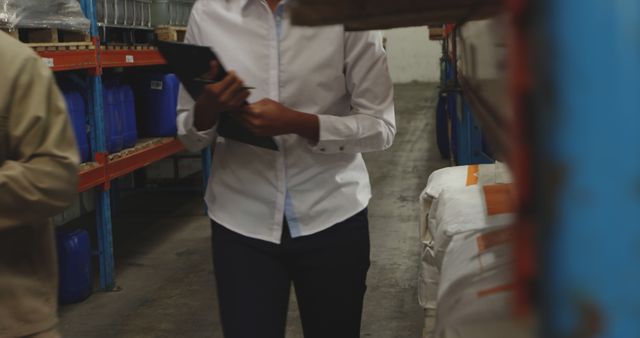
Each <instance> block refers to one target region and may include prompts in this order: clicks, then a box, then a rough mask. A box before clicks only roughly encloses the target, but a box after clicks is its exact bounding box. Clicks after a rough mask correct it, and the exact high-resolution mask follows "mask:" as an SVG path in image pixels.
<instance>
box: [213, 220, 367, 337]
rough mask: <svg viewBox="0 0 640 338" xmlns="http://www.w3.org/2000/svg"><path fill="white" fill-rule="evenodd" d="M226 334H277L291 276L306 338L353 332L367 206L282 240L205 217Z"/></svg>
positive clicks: (358, 313) (362, 276)
mask: <svg viewBox="0 0 640 338" xmlns="http://www.w3.org/2000/svg"><path fill="white" fill-rule="evenodd" d="M285 229H288V227H287V226H286V224H285ZM212 246H213V262H214V271H215V277H216V282H217V284H218V299H219V304H220V315H221V319H222V328H223V331H224V336H225V338H284V336H285V327H286V320H287V307H288V305H289V294H290V288H291V284H292V283H293V285H294V288H295V292H296V298H297V300H298V306H299V308H300V317H301V319H302V327H303V331H304V336H305V338H358V337H360V322H361V319H362V303H363V298H364V294H365V291H366V288H367V287H366V276H367V271H368V270H369V264H370V261H369V251H370V250H369V222H368V219H367V210H366V209H365V210H363V211H361V212H360V213H358V214H357V215H355V216H353V217H351V218H349V219H348V220H346V221H344V222H341V223H339V224H336V225H334V226H333V227H331V228H329V229H327V230H324V231H322V232H319V233H316V234H313V235H310V236H305V237H300V238H295V239H292V238H291V236H290V235H289V232H288V230H286V231H285V233H284V234H283V242H282V244H281V245H277V244H273V243H269V242H265V241H261V240H256V239H252V238H248V237H245V236H242V235H240V234H237V233H235V232H233V231H230V230H228V229H226V228H224V227H223V226H221V225H219V224H217V223H215V222H213V223H212Z"/></svg>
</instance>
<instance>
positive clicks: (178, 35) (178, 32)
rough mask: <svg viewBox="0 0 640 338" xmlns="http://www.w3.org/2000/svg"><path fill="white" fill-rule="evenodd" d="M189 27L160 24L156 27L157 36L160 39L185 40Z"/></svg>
mask: <svg viewBox="0 0 640 338" xmlns="http://www.w3.org/2000/svg"><path fill="white" fill-rule="evenodd" d="M186 33H187V27H176V26H158V27H156V37H157V39H158V40H160V41H179V42H182V41H184V36H185V34H186Z"/></svg>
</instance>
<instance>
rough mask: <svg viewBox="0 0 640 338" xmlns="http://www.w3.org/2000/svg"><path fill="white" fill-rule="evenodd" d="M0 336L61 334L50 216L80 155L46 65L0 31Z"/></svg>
mask: <svg viewBox="0 0 640 338" xmlns="http://www.w3.org/2000/svg"><path fill="white" fill-rule="evenodd" d="M0 75H1V76H2V79H0V338H15V337H38V338H41V337H46V338H49V337H59V336H60V335H59V334H58V332H57V330H56V329H55V326H56V322H57V315H56V308H57V305H58V304H57V293H58V274H57V262H56V259H57V258H56V250H55V241H54V234H53V230H54V229H53V224H52V223H51V221H50V217H52V216H54V215H55V214H57V213H60V212H61V211H63V210H64V209H65V208H66V207H68V206H69V204H70V203H71V202H72V200H73V199H74V197H75V195H76V190H77V172H78V162H79V155H78V151H77V148H76V144H75V139H74V137H73V131H72V129H71V126H70V123H69V118H68V116H67V111H66V107H65V102H64V99H63V98H62V96H61V94H60V92H59V90H58V88H57V86H56V83H55V80H54V77H53V75H52V74H51V71H50V70H49V69H48V68H47V67H46V66H45V65H44V63H43V62H42V60H41V59H40V58H39V57H38V56H37V55H36V54H35V53H34V52H33V51H31V49H30V48H28V47H26V46H24V45H22V44H21V43H20V42H18V41H16V40H15V39H13V38H11V37H9V36H8V35H6V34H5V33H3V32H2V31H0Z"/></svg>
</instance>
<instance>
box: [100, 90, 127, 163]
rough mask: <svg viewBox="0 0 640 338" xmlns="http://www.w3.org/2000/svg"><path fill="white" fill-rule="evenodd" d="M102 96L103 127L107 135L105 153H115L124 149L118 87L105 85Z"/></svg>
mask: <svg viewBox="0 0 640 338" xmlns="http://www.w3.org/2000/svg"><path fill="white" fill-rule="evenodd" d="M103 96H104V126H105V133H106V135H107V151H108V152H109V153H116V152H118V151H120V150H122V148H123V147H124V138H123V134H124V125H123V123H122V120H123V117H124V113H123V107H124V105H123V104H122V103H121V100H120V93H119V91H118V86H116V85H113V84H105V85H104V86H103Z"/></svg>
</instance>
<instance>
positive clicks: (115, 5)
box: [96, 0, 151, 27]
mask: <svg viewBox="0 0 640 338" xmlns="http://www.w3.org/2000/svg"><path fill="white" fill-rule="evenodd" d="M96 13H97V15H98V22H99V23H101V24H103V25H112V26H127V27H151V0H96Z"/></svg>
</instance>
